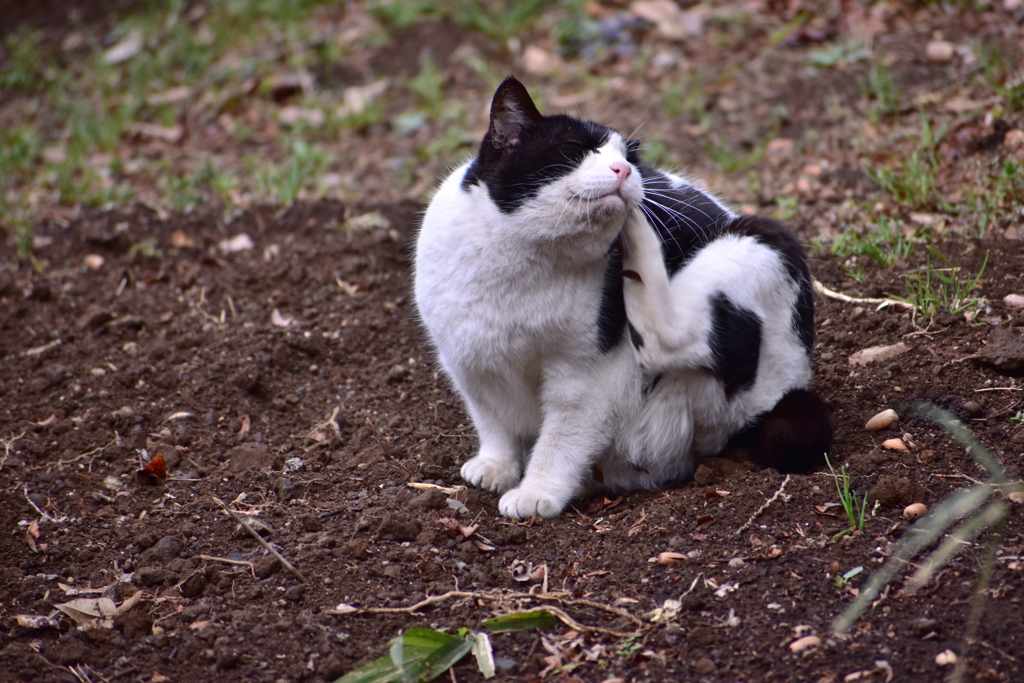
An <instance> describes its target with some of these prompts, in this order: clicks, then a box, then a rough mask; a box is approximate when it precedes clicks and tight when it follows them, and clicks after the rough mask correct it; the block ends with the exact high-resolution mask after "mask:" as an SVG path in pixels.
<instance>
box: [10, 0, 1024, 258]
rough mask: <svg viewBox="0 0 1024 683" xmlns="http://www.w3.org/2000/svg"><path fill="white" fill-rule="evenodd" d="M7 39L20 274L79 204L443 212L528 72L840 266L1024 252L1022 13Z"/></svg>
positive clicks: (139, 9)
mask: <svg viewBox="0 0 1024 683" xmlns="http://www.w3.org/2000/svg"><path fill="white" fill-rule="evenodd" d="M0 16H3V17H4V19H3V22H2V26H0V179H2V180H0V189H2V192H0V226H2V228H3V231H4V234H5V236H6V242H5V244H6V245H7V246H8V247H10V248H12V249H14V250H15V252H17V253H18V254H20V255H22V256H24V255H26V254H28V253H29V252H30V251H31V226H32V223H33V221H34V220H39V219H40V217H42V218H43V219H47V218H53V217H56V218H58V219H70V218H73V217H74V216H75V215H77V212H78V211H80V210H81V207H83V206H86V207H87V206H117V205H125V204H130V203H142V204H146V205H150V206H152V207H154V208H156V209H158V210H159V211H160V212H167V211H192V210H195V209H196V208H197V207H200V206H201V207H204V208H205V209H210V208H215V209H216V210H223V211H225V212H227V213H228V214H230V213H231V212H234V211H237V210H240V209H245V208H247V207H250V206H252V205H253V204H261V203H271V204H281V205H287V204H289V203H291V202H293V201H295V200H297V199H304V200H310V199H316V198H321V197H330V198H337V199H340V200H343V201H346V202H358V203H361V204H369V205H374V204H384V203H388V202H394V201H399V200H403V199H411V200H414V201H423V200H424V199H425V198H426V197H428V196H429V193H430V191H431V190H432V188H433V187H434V185H435V184H436V182H437V180H438V178H439V176H441V175H443V174H444V173H445V172H446V170H447V169H448V168H450V167H451V166H453V165H456V164H458V163H459V162H460V161H462V160H464V159H466V158H467V157H468V156H470V155H471V154H472V153H473V150H474V146H475V144H477V142H478V140H479V139H480V137H481V135H482V133H483V132H484V130H485V129H486V114H487V107H488V104H489V100H490V95H491V92H492V90H493V88H494V87H495V86H496V85H497V83H498V82H499V81H500V79H501V78H502V77H503V76H505V75H506V74H508V73H514V74H516V75H517V76H518V77H520V78H521V79H522V80H523V81H524V82H525V83H526V84H527V86H528V87H529V88H530V90H531V92H532V93H533V94H534V97H535V99H536V100H537V102H538V105H539V107H540V108H541V110H542V111H544V112H548V113H550V112H568V113H572V114H576V115H579V116H584V117H589V118H593V119H595V120H600V121H601V122H602V123H605V124H609V125H612V126H615V127H617V128H618V129H620V130H621V131H623V132H624V133H627V134H633V135H635V136H637V137H640V138H641V139H642V140H643V141H644V149H645V151H644V155H645V159H646V160H647V161H648V162H650V163H654V164H658V165H662V166H666V167H669V168H672V169H675V170H677V171H684V172H687V173H690V174H694V175H696V176H698V177H699V178H700V179H701V182H703V183H704V184H705V185H706V186H708V187H709V188H711V189H713V190H715V191H717V192H719V193H720V194H722V195H724V196H727V197H728V198H730V199H731V200H733V201H734V202H736V203H737V205H739V206H740V207H741V208H742V209H743V210H746V211H757V212H762V213H770V214H773V215H775V216H776V217H778V218H782V219H785V220H793V221H795V222H796V223H797V224H798V225H799V226H802V227H804V228H806V235H807V238H808V240H811V239H814V238H819V239H820V240H822V242H821V244H820V246H822V247H823V248H829V249H831V248H833V246H834V243H835V240H836V239H840V247H839V248H841V249H842V248H848V244H849V243H850V242H851V240H861V241H864V240H865V239H866V240H868V241H870V240H875V241H878V239H883V241H885V240H888V241H889V242H891V241H892V240H893V239H895V237H894V236H895V235H896V234H902V235H903V236H904V237H906V238H907V239H912V238H915V236H916V238H919V239H926V238H927V236H928V235H929V234H932V233H935V232H942V231H945V230H954V231H957V232H959V233H961V234H965V235H984V234H990V233H991V232H992V230H994V229H996V230H999V231H1001V232H1005V231H1007V230H1010V231H1011V233H1010V235H1009V236H1015V235H1016V232H1015V231H1016V224H1017V223H1018V222H1019V221H1018V220H1017V219H1018V218H1019V217H1020V209H1021V199H1020V196H1021V194H1024V193H1022V192H1021V190H1022V188H1024V178H1022V177H1024V174H1022V172H1021V164H1020V159H1021V157H1022V156H1024V133H1022V132H1021V130H1020V125H1021V111H1022V109H1021V108H1022V105H1024V77H1022V67H1021V65H1022V62H1021V59H1022V57H1021V45H1022V44H1024V40H1022V35H1024V33H1022V32H1024V28H1022V20H1024V2H1022V0H993V1H987V0H979V1H976V2H863V1H858V0H843V1H842V2H840V1H831V2H830V1H819V0H735V1H728V0H726V1H722V2H695V1H691V0H680V1H679V2H673V1H672V0H637V1H635V2H629V1H626V0H557V1H555V2H543V1H539V0H519V1H516V2H492V1H489V0H450V1H447V2H446V1H443V0H370V1H367V2H331V1H325V2H314V1H312V0H200V1H193V2H187V1H184V0H172V1H169V2H163V1H157V0H149V1H132V0H120V1H116V2H102V1H100V0H95V1H90V0H83V1H71V2H57V1H56V0H22V1H11V0H6V1H5V2H3V3H0ZM993 151H995V152H996V153H994V154H993V153H987V152H993ZM889 221H896V222H897V223H898V225H897V224H896V223H893V224H891V225H890V224H889V223H888V222H889ZM886 231H888V232H886ZM880 232H881V233H885V234H886V235H888V236H887V237H883V238H878V237H877V235H878V234H879V233H880ZM844 236H845V237H844ZM843 239H845V240H846V244H847V246H844V243H843V242H842V240H843Z"/></svg>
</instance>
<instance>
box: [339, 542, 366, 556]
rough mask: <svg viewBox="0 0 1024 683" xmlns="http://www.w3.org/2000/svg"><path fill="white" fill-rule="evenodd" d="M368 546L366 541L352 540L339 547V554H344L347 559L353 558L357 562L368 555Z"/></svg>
mask: <svg viewBox="0 0 1024 683" xmlns="http://www.w3.org/2000/svg"><path fill="white" fill-rule="evenodd" d="M368 548H369V545H368V544H367V542H366V541H364V540H363V539H361V538H353V539H352V540H351V541H348V542H346V543H345V544H343V545H342V546H341V552H343V553H345V554H346V555H348V556H349V557H354V558H356V559H357V560H362V559H365V558H366V557H367V556H368V555H369V553H368V552H367V549H368Z"/></svg>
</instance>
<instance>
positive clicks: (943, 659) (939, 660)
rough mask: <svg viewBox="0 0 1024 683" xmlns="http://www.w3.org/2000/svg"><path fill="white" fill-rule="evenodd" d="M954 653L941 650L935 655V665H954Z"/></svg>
mask: <svg viewBox="0 0 1024 683" xmlns="http://www.w3.org/2000/svg"><path fill="white" fill-rule="evenodd" d="M956 659H957V657H956V653H955V652H953V651H952V650H943V651H942V652H940V653H939V654H937V655H935V663H936V664H938V665H939V666H951V665H953V664H956Z"/></svg>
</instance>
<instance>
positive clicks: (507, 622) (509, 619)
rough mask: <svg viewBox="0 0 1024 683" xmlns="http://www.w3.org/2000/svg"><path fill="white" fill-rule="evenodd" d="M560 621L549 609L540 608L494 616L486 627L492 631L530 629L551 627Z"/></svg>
mask: <svg viewBox="0 0 1024 683" xmlns="http://www.w3.org/2000/svg"><path fill="white" fill-rule="evenodd" d="M557 623H558V617H556V616H555V615H554V614H552V613H551V612H548V611H547V610H543V609H539V610H534V611H532V612H514V613H513V614H504V615H502V616H500V617H494V618H493V619H488V620H487V621H485V622H484V627H485V628H486V629H487V630H488V631H490V632H491V633H504V632H505V631H529V630H531V629H535V628H551V627H552V626H554V625H555V624H557Z"/></svg>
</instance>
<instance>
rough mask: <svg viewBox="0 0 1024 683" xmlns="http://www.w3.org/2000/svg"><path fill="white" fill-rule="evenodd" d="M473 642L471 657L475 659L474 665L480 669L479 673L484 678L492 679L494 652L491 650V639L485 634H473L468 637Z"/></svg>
mask: <svg viewBox="0 0 1024 683" xmlns="http://www.w3.org/2000/svg"><path fill="white" fill-rule="evenodd" d="M470 639H471V640H472V641H473V656H474V657H476V665H477V666H478V667H480V673H482V674H483V675H484V678H493V677H494V650H493V649H491V639H490V637H488V635H487V634H486V633H474V634H473V635H472V636H470Z"/></svg>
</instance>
